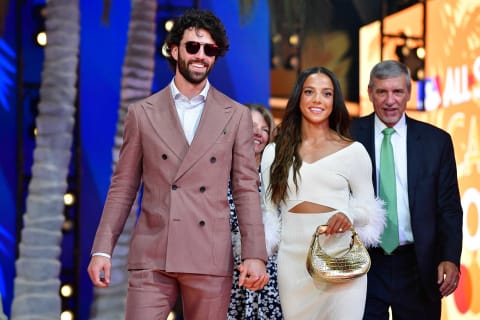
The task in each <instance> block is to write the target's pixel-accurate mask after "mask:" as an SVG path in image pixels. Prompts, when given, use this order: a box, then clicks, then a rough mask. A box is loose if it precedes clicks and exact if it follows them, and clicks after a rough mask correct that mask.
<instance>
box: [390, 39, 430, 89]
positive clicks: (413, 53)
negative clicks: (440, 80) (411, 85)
mask: <svg viewBox="0 0 480 320" xmlns="http://www.w3.org/2000/svg"><path fill="white" fill-rule="evenodd" d="M395 53H396V55H397V57H398V60H399V61H400V62H402V63H404V64H405V65H406V66H407V67H408V68H409V69H410V73H411V76H412V80H414V81H419V80H423V79H424V78H425V70H424V69H425V48H424V47H422V46H419V47H414V48H410V47H408V46H407V45H406V44H403V45H399V46H397V47H396V48H395Z"/></svg>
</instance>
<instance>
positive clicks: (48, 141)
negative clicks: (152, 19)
mask: <svg viewBox="0 0 480 320" xmlns="http://www.w3.org/2000/svg"><path fill="white" fill-rule="evenodd" d="M79 15H80V12H79V8H78V0H49V1H47V5H46V31H47V33H48V44H47V46H46V48H45V60H44V66H43V73H42V82H41V86H40V102H39V106H38V116H37V118H36V127H37V136H36V139H35V143H36V146H35V150H34V155H33V167H32V179H31V181H30V184H29V188H28V196H27V200H26V213H25V214H24V216H23V223H24V226H23V229H22V233H21V241H20V251H19V258H18V259H17V261H16V265H15V267H16V278H15V281H14V287H15V293H14V299H13V305H12V319H15V320H19V319H29V320H32V319H38V320H40V319H45V320H47V319H48V320H51V319H58V318H59V317H60V312H61V299H60V296H59V287H60V280H59V275H60V261H59V256H60V251H61V249H60V245H61V241H62V225H63V223H64V215H63V211H64V200H63V197H64V194H65V192H66V190H67V186H68V184H67V176H68V172H69V163H70V158H71V146H72V141H73V129H74V125H75V118H74V114H75V98H76V94H77V88H76V83H77V66H78V51H79V37H80V24H79Z"/></svg>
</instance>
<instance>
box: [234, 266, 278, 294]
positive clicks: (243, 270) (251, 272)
mask: <svg viewBox="0 0 480 320" xmlns="http://www.w3.org/2000/svg"><path fill="white" fill-rule="evenodd" d="M237 268H238V270H239V271H240V278H239V281H238V285H239V286H240V287H242V286H243V287H245V288H247V289H249V290H260V289H263V287H264V286H265V285H266V284H267V283H268V280H269V279H270V276H269V275H268V274H267V272H266V269H265V262H263V261H262V260H260V259H245V260H244V261H243V263H242V264H240V265H239V266H238V267H237Z"/></svg>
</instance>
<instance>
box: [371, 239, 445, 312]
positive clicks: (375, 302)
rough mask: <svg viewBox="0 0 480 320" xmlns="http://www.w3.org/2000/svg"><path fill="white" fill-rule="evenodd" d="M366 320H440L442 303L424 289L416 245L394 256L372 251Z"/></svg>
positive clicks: (401, 249)
mask: <svg viewBox="0 0 480 320" xmlns="http://www.w3.org/2000/svg"><path fill="white" fill-rule="evenodd" d="M369 252H370V257H371V260H372V265H371V267H370V271H369V272H368V285H367V302H366V305H365V314H364V317H363V319H364V320H388V319H389V308H391V312H392V318H393V320H412V319H415V320H423V319H425V320H430V319H431V320H439V319H440V313H441V300H440V299H438V300H436V301H432V300H431V299H429V297H428V296H427V294H426V293H425V290H424V289H423V287H422V284H421V281H420V277H419V273H418V268H417V260H416V258H415V251H414V247H413V245H405V246H400V247H399V248H397V250H396V251H394V252H393V253H392V254H391V255H387V254H385V253H384V252H383V250H382V249H381V248H373V249H370V250H369Z"/></svg>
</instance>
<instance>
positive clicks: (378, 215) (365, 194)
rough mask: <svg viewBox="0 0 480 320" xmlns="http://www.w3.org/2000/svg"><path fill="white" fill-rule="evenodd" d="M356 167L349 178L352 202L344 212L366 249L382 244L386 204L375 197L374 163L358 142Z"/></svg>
mask: <svg viewBox="0 0 480 320" xmlns="http://www.w3.org/2000/svg"><path fill="white" fill-rule="evenodd" d="M356 144H357V147H358V148H357V151H356V156H355V159H354V161H355V165H354V166H353V165H352V171H351V174H350V176H349V177H348V178H349V184H350V193H351V194H350V200H349V202H348V207H347V208H343V210H342V211H343V212H344V213H345V214H346V215H347V216H348V217H349V218H350V221H352V223H353V225H354V227H355V230H356V231H357V233H358V236H359V238H360V239H361V240H362V242H363V244H364V245H365V246H366V247H374V246H378V245H379V244H380V236H381V235H382V232H383V229H384V227H385V216H386V213H385V209H384V203H383V201H382V200H380V199H379V198H376V197H375V192H374V189H373V183H372V162H371V160H370V156H369V155H368V153H367V150H365V148H364V147H363V145H362V144H360V143H359V142H356Z"/></svg>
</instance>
